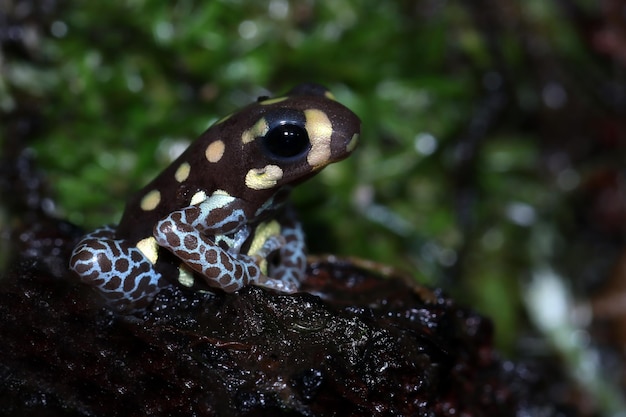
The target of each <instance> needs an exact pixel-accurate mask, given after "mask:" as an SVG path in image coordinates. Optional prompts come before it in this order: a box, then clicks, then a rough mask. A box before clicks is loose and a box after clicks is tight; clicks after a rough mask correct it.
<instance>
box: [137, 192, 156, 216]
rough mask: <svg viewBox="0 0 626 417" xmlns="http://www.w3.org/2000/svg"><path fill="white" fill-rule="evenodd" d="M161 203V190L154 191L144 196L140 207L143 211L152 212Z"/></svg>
mask: <svg viewBox="0 0 626 417" xmlns="http://www.w3.org/2000/svg"><path fill="white" fill-rule="evenodd" d="M160 202H161V192H160V191H159V190H152V191H150V192H149V193H148V194H146V195H144V196H143V198H142V199H141V203H140V207H141V209H142V210H145V211H150V210H154V209H155V208H156V207H157V206H158V205H159V203H160Z"/></svg>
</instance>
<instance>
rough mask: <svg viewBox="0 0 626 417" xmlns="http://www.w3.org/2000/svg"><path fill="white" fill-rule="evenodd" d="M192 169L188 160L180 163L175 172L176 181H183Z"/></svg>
mask: <svg viewBox="0 0 626 417" xmlns="http://www.w3.org/2000/svg"><path fill="white" fill-rule="evenodd" d="M190 171H191V165H189V163H188V162H183V163H182V164H180V166H179V167H178V169H177V170H176V173H175V174H174V178H176V181H178V182H183V181H185V180H186V179H187V178H188V177H189V172H190Z"/></svg>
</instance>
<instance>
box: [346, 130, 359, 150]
mask: <svg viewBox="0 0 626 417" xmlns="http://www.w3.org/2000/svg"><path fill="white" fill-rule="evenodd" d="M358 143H359V134H358V133H355V134H354V135H352V139H350V142H348V144H347V145H346V151H347V152H352V151H353V150H354V148H356V145H357V144H358Z"/></svg>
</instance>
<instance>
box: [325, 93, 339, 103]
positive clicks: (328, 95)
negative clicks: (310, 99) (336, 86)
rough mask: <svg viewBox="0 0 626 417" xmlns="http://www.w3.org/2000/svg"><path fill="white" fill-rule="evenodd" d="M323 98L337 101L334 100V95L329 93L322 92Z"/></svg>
mask: <svg viewBox="0 0 626 417" xmlns="http://www.w3.org/2000/svg"><path fill="white" fill-rule="evenodd" d="M324 97H326V98H327V99H329V100H333V101H337V99H336V98H335V95H334V94H333V93H331V92H330V91H326V92H324Z"/></svg>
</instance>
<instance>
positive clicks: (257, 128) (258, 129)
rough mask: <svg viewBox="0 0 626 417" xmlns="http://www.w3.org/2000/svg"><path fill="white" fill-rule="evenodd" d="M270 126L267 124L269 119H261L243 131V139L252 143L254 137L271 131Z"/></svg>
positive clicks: (244, 141)
mask: <svg viewBox="0 0 626 417" xmlns="http://www.w3.org/2000/svg"><path fill="white" fill-rule="evenodd" d="M269 130H270V126H269V125H268V124H267V120H265V118H264V117H263V118H261V119H259V121H258V122H256V123H255V124H254V125H253V126H252V127H251V128H250V129H248V130H246V131H245V132H243V134H242V135H241V141H242V142H243V143H244V144H245V143H250V142H252V141H253V140H254V139H256V138H258V137H260V136H265V135H266V134H267V132H269Z"/></svg>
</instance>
